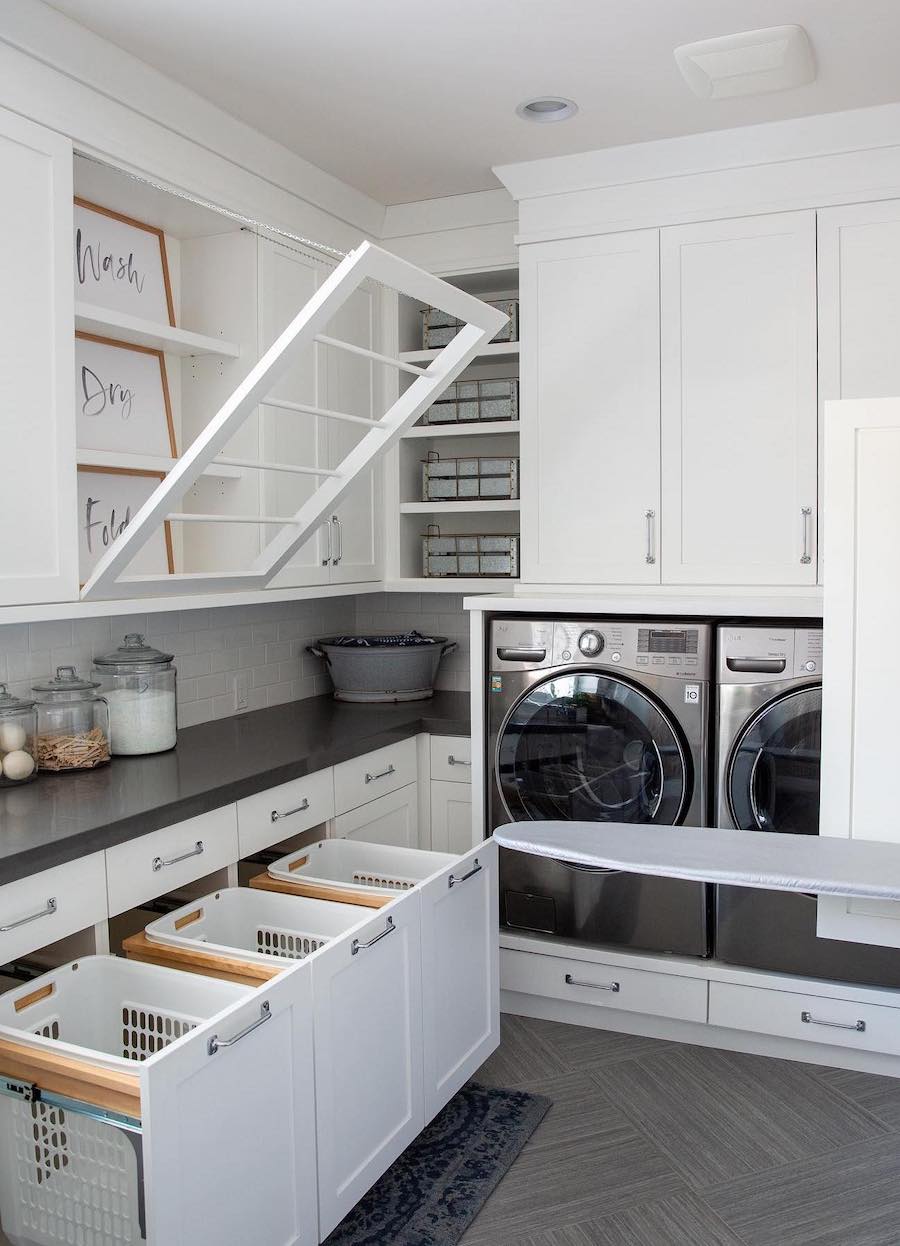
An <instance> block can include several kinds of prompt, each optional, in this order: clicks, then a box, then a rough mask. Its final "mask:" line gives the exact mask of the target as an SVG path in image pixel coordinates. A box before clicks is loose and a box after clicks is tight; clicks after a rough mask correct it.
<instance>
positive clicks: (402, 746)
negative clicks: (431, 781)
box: [334, 737, 418, 813]
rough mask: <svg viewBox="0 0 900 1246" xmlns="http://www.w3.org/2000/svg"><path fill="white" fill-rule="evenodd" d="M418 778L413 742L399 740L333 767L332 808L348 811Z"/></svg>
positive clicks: (414, 742)
mask: <svg viewBox="0 0 900 1246" xmlns="http://www.w3.org/2000/svg"><path fill="white" fill-rule="evenodd" d="M417 777H418V766H417V762H416V741H415V738H414V737H413V738H412V739H409V740H400V741H399V742H398V743H397V744H389V745H388V746H387V747H386V748H379V749H376V750H375V752H374V753H366V754H365V756H363V757H354V758H353V759H352V761H343V762H341V764H340V765H339V766H335V768H334V807H335V812H336V813H348V812H349V811H350V810H351V809H357V808H358V807H359V806H360V805H365V804H367V803H368V802H369V801H370V800H376V799H377V798H378V797H379V796H384V795H385V794H386V793H387V792H396V791H397V789H398V788H401V787H406V785H407V784H409V783H414V782H415V780H416V778H417Z"/></svg>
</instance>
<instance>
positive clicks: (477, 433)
mask: <svg viewBox="0 0 900 1246" xmlns="http://www.w3.org/2000/svg"><path fill="white" fill-rule="evenodd" d="M520 427H521V424H520V423H519V421H518V420H482V421H481V422H480V423H479V422H476V421H472V422H471V423H468V424H417V425H416V427H415V428H411V429H410V430H409V432H408V433H404V434H403V436H404V438H411V437H414V438H422V439H423V440H424V439H426V438H427V439H428V440H430V439H431V438H432V437H486V436H488V435H489V434H492V433H493V434H497V433H518V431H519V429H520Z"/></svg>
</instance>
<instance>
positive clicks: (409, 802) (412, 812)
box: [334, 783, 421, 848]
mask: <svg viewBox="0 0 900 1246" xmlns="http://www.w3.org/2000/svg"><path fill="white" fill-rule="evenodd" d="M418 791H419V785H418V784H417V783H408V784H407V785H406V787H401V788H399V789H398V790H397V791H396V792H388V794H387V795H386V796H379V797H378V799H377V800H370V801H369V803H368V804H366V805H361V806H360V807H359V808H358V809H351V810H350V812H349V813H341V814H339V815H338V816H337V817H336V818H335V820H334V833H335V836H336V837H337V838H338V839H360V840H362V841H363V842H364V843H367V844H390V846H391V847H392V848H419V847H421V844H420V842H419V798H418Z"/></svg>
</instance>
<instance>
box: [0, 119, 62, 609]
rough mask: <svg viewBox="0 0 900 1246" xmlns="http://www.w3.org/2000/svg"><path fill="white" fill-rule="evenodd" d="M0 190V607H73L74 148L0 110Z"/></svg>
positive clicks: (58, 138) (56, 135) (49, 133)
mask: <svg viewBox="0 0 900 1246" xmlns="http://www.w3.org/2000/svg"><path fill="white" fill-rule="evenodd" d="M0 185H2V186H3V194H2V196H0V274H2V295H3V297H2V299H0V445H2V446H3V455H2V459H3V464H4V467H5V469H6V470H5V471H4V473H3V488H2V490H0V531H2V532H3V533H5V534H6V539H5V540H4V541H3V542H2V548H0V605H14V604H17V603H29V602H39V601H72V600H74V599H75V598H77V596H78V524H79V522H81V519H80V517H79V516H78V514H77V511H76V506H77V503H76V490H75V338H74V332H75V320H74V315H75V312H74V276H73V260H72V254H73V250H72V248H73V242H72V220H73V210H72V144H71V143H70V142H69V141H68V140H67V139H64V138H62V137H60V135H58V134H54V133H52V132H51V131H50V130H45V129H44V128H43V127H42V126H37V125H33V124H32V123H31V122H29V121H23V120H22V118H21V117H17V116H15V115H14V114H13V113H9V112H5V111H3V110H0Z"/></svg>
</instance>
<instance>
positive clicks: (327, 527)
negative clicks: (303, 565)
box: [322, 519, 331, 567]
mask: <svg viewBox="0 0 900 1246" xmlns="http://www.w3.org/2000/svg"><path fill="white" fill-rule="evenodd" d="M322 527H323V528H324V529H325V531H326V532H327V533H328V553H327V554H326V555H325V557H324V558H323V559H322V566H323V567H327V566H328V564H329V563H330V562H331V520H330V519H329V520H326V522H325V523H323V524H322Z"/></svg>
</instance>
